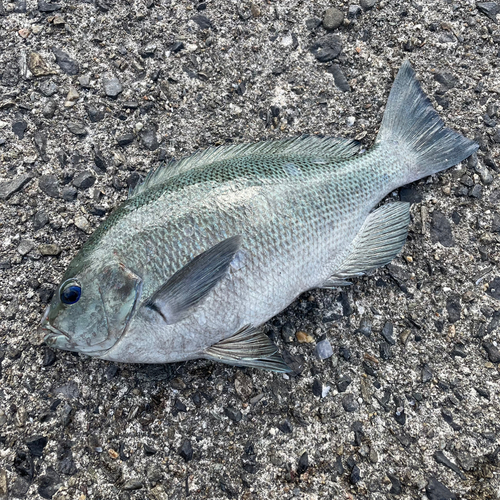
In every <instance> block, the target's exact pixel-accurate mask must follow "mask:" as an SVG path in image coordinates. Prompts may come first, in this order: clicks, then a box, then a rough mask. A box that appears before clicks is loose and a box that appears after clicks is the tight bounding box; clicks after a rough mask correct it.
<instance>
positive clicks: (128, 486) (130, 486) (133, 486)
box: [122, 479, 142, 491]
mask: <svg viewBox="0 0 500 500" xmlns="http://www.w3.org/2000/svg"><path fill="white" fill-rule="evenodd" d="M141 488H142V483H141V481H139V480H137V479H129V480H128V481H125V483H123V486H122V490H125V491H134V490H140V489H141Z"/></svg>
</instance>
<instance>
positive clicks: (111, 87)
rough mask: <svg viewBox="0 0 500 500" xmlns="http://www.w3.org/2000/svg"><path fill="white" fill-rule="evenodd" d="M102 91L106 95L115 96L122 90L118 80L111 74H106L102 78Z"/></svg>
mask: <svg viewBox="0 0 500 500" xmlns="http://www.w3.org/2000/svg"><path fill="white" fill-rule="evenodd" d="M102 85H103V87H104V92H105V94H106V95H107V96H108V97H117V96H118V95H119V94H120V93H121V92H122V90H123V87H122V85H121V83H120V80H118V78H116V77H115V76H113V75H106V76H104V77H103V79H102Z"/></svg>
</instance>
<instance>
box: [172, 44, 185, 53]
mask: <svg viewBox="0 0 500 500" xmlns="http://www.w3.org/2000/svg"><path fill="white" fill-rule="evenodd" d="M183 48H184V43H182V42H174V43H173V44H172V45H171V46H170V51H171V52H173V53H174V54H177V52H180V51H181V50H182V49H183Z"/></svg>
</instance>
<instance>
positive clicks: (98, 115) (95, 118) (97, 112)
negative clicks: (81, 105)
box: [87, 105, 104, 123]
mask: <svg viewBox="0 0 500 500" xmlns="http://www.w3.org/2000/svg"><path fill="white" fill-rule="evenodd" d="M87 115H88V117H89V120H90V121H91V122H92V123H97V122H100V121H101V120H103V119H104V110H103V109H98V108H96V107H95V106H92V105H89V106H87Z"/></svg>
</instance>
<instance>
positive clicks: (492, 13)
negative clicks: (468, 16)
mask: <svg viewBox="0 0 500 500" xmlns="http://www.w3.org/2000/svg"><path fill="white" fill-rule="evenodd" d="M476 7H477V10H479V12H482V13H483V14H486V15H487V16H488V17H489V18H490V19H491V20H492V21H493V22H495V23H496V22H497V14H498V13H499V12H500V6H499V5H498V4H497V3H496V2H479V3H477V4H476Z"/></svg>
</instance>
